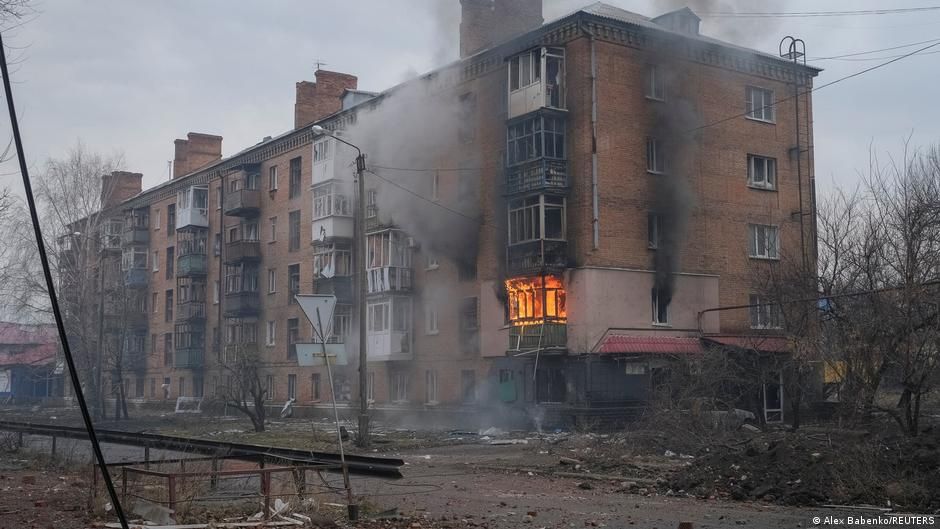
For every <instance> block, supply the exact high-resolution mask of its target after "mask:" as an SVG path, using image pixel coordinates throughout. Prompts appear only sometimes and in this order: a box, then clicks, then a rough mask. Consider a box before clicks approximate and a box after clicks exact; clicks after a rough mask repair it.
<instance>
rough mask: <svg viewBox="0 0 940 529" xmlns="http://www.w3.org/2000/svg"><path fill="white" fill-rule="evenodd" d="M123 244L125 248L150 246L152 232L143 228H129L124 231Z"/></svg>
mask: <svg viewBox="0 0 940 529" xmlns="http://www.w3.org/2000/svg"><path fill="white" fill-rule="evenodd" d="M123 242H124V245H125V246H130V245H134V244H139V245H145V244H150V230H149V229H147V228H146V227H142V226H128V227H127V228H126V229H125V230H124V238H123Z"/></svg>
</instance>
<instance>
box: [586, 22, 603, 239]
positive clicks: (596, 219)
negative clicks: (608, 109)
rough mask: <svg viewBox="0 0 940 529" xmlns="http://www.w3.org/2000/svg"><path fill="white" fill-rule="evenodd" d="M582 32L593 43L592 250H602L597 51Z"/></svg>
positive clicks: (592, 35) (590, 37) (589, 34)
mask: <svg viewBox="0 0 940 529" xmlns="http://www.w3.org/2000/svg"><path fill="white" fill-rule="evenodd" d="M581 32H582V33H584V34H585V35H587V37H588V39H589V40H590V42H591V209H592V218H591V225H592V231H593V244H592V246H591V248H592V249H593V250H597V249H599V248H600V239H601V234H600V227H601V225H600V211H599V210H600V206H599V204H598V191H597V49H596V45H595V37H594V34H593V33H591V31H590V30H588V29H587V28H585V27H584V26H583V25H582V26H581Z"/></svg>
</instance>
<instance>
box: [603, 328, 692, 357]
mask: <svg viewBox="0 0 940 529" xmlns="http://www.w3.org/2000/svg"><path fill="white" fill-rule="evenodd" d="M594 352H595V353H598V354H675V355H698V354H702V353H704V352H705V349H704V348H703V347H702V341H701V340H700V339H698V338H695V337H688V336H636V335H632V336H631V335H627V334H621V333H615V332H608V333H607V334H605V335H604V337H603V338H601V340H600V341H599V342H598V343H597V346H596V347H595V348H594Z"/></svg>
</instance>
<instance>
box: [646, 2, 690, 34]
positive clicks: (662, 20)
mask: <svg viewBox="0 0 940 529" xmlns="http://www.w3.org/2000/svg"><path fill="white" fill-rule="evenodd" d="M653 22H654V23H656V24H659V25H660V26H662V27H664V28H666V29H671V30H672V31H676V32H678V33H685V34H686V35H698V34H699V33H698V30H699V24H700V23H701V22H702V19H701V18H699V17H698V15H696V14H695V13H694V12H693V11H692V10H691V9H689V8H688V7H683V8H682V9H678V10H676V11H670V12H669V13H665V14H662V15H659V16H658V17H656V18H654V19H653Z"/></svg>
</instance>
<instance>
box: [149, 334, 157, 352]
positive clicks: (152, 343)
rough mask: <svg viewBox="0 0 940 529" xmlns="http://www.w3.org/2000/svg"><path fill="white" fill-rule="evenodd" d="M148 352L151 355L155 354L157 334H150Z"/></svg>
mask: <svg viewBox="0 0 940 529" xmlns="http://www.w3.org/2000/svg"><path fill="white" fill-rule="evenodd" d="M150 354H152V355H156V354H157V335H156V334H151V335H150Z"/></svg>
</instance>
